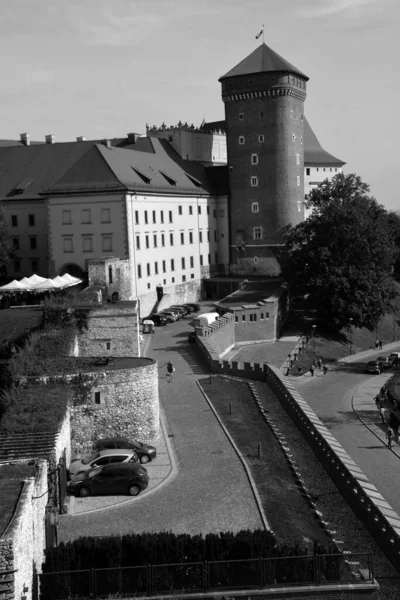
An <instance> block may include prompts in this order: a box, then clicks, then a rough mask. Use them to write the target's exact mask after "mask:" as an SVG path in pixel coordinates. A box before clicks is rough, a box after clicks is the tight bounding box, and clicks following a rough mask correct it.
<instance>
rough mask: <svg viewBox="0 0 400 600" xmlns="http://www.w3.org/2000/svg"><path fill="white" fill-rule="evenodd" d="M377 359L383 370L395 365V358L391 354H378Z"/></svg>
mask: <svg viewBox="0 0 400 600" xmlns="http://www.w3.org/2000/svg"><path fill="white" fill-rule="evenodd" d="M377 361H378V363H379V364H380V365H381V368H382V370H386V369H390V367H392V366H393V360H392V359H391V358H390V356H378V358H377Z"/></svg>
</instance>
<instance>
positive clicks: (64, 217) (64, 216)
mask: <svg viewBox="0 0 400 600" xmlns="http://www.w3.org/2000/svg"><path fill="white" fill-rule="evenodd" d="M61 223H62V225H71V223H72V221H71V211H70V210H63V211H61Z"/></svg>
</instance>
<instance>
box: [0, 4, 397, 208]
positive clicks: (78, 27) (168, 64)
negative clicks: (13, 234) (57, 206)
mask: <svg viewBox="0 0 400 600" xmlns="http://www.w3.org/2000/svg"><path fill="white" fill-rule="evenodd" d="M1 13H2V14H1V21H0V81H1V93H0V138H1V139H19V135H20V133H23V132H29V133H30V134H31V139H32V140H43V139H44V136H45V135H46V134H50V133H51V134H54V135H55V137H56V141H60V142H61V141H71V140H75V139H76V137H77V136H81V135H83V136H86V138H87V139H99V138H113V137H120V136H125V135H126V134H127V133H128V132H138V133H145V131H146V123H148V124H149V125H157V126H159V125H161V124H162V123H163V122H165V123H166V124H167V125H174V124H177V123H178V121H182V122H185V121H187V122H188V123H189V124H190V123H194V124H195V125H200V123H201V122H202V120H203V118H205V119H206V120H208V121H214V120H219V119H223V118H224V105H223V103H222V100H221V90H220V84H219V82H218V78H219V77H220V76H221V75H223V74H225V73H226V72H227V71H229V70H230V69H231V68H232V67H234V66H235V65H236V64H237V63H238V62H240V61H241V60H242V59H243V58H245V57H246V56H248V55H249V54H250V53H251V52H252V51H253V50H255V49H256V48H257V46H258V45H259V44H260V42H261V38H260V39H259V40H256V39H255V36H256V35H257V33H259V31H260V29H261V27H262V25H263V24H264V25H265V43H266V44H268V45H269V46H270V47H271V48H273V49H274V50H275V51H276V52H278V54H280V55H281V56H283V57H284V58H285V59H286V60H288V61H289V62H290V63H292V64H294V65H295V66H296V67H297V68H298V69H300V70H301V71H302V72H304V73H306V74H307V75H308V76H309V78H310V81H309V82H308V89H307V99H306V102H305V114H306V116H307V119H308V121H309V123H310V125H311V127H312V128H313V130H314V132H315V134H316V135H317V137H318V139H319V141H320V143H321V145H322V147H323V148H324V149H325V150H326V151H328V152H329V153H331V154H333V155H334V156H336V157H338V158H340V159H342V160H343V161H345V162H346V163H347V164H346V165H345V167H344V169H345V172H347V173H357V174H358V175H360V176H361V177H362V179H363V181H365V182H366V183H368V184H369V185H370V186H371V194H372V195H373V196H375V198H376V199H377V200H378V202H379V203H380V204H383V205H384V206H385V207H386V208H387V209H389V210H399V209H400V194H399V192H398V187H399V186H398V180H397V175H398V173H397V171H398V169H399V167H398V163H399V159H398V157H399V150H398V146H399V144H398V137H399V135H400V127H399V120H398V118H397V113H396V114H395V101H396V98H400V74H399V68H398V66H397V67H396V63H395V57H396V56H399V55H400V41H399V40H400V38H399V33H398V32H399V21H400V2H398V0H174V1H173V2H172V1H170V0H68V2H65V0H13V1H12V2H3V3H2V8H1Z"/></svg>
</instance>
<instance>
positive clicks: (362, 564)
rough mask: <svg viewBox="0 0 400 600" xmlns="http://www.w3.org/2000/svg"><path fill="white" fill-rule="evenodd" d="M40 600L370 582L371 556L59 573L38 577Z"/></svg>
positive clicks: (349, 555)
mask: <svg viewBox="0 0 400 600" xmlns="http://www.w3.org/2000/svg"><path fill="white" fill-rule="evenodd" d="M38 578H39V589H40V598H41V600H63V599H66V598H72V597H74V598H102V597H108V596H110V595H112V594H118V595H122V596H123V595H134V594H140V595H154V594H166V593H170V592H178V591H179V592H180V593H193V594H196V593H203V592H213V591H214V592H215V591H223V590H239V589H260V588H273V587H279V586H290V585H297V586H299V585H315V586H318V585H321V584H335V583H351V584H352V585H357V583H367V582H372V581H373V565H372V554H367V553H365V554H319V555H318V554H317V555H315V554H313V555H303V556H289V557H288V556H285V557H279V558H254V559H247V560H223V561H210V562H206V561H205V562H193V563H175V564H165V565H144V566H139V567H112V568H103V569H84V570H78V571H58V572H52V573H42V574H40V575H38Z"/></svg>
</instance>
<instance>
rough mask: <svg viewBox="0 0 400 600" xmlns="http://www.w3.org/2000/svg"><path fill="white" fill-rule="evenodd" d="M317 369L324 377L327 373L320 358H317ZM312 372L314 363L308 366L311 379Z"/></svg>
mask: <svg viewBox="0 0 400 600" xmlns="http://www.w3.org/2000/svg"><path fill="white" fill-rule="evenodd" d="M317 369H319V370H320V371H322V372H323V374H324V375H326V374H327V372H328V367H327V366H326V365H324V364H323V363H322V358H321V357H319V358H318V360H317ZM314 372H315V364H314V361H313V362H312V363H311V365H310V373H311V377H314Z"/></svg>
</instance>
